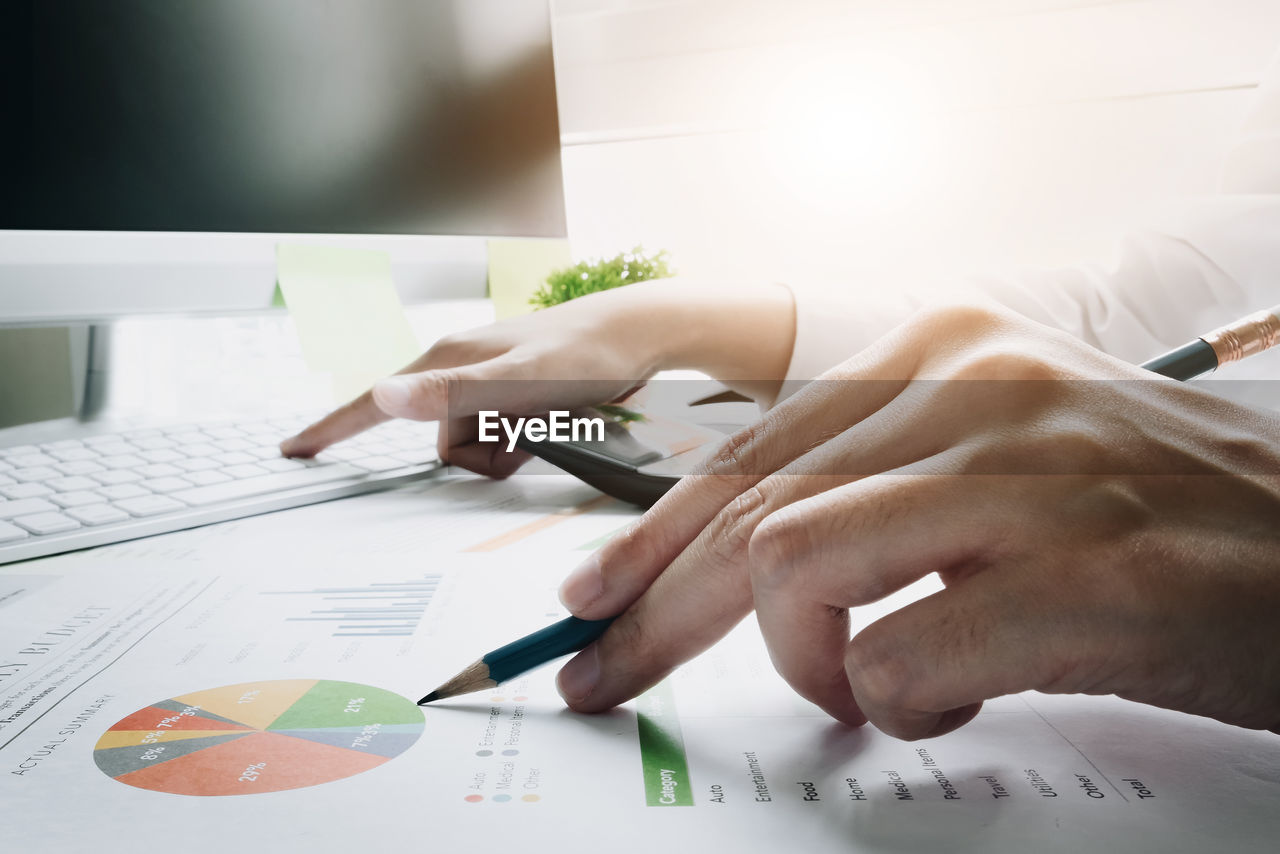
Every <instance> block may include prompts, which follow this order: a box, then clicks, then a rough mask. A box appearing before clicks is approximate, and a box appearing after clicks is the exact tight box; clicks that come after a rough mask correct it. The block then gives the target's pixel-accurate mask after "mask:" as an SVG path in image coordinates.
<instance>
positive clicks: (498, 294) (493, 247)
mask: <svg viewBox="0 0 1280 854" xmlns="http://www.w3.org/2000/svg"><path fill="white" fill-rule="evenodd" d="M572 263H573V258H572V256H570V254H569V241H567V240H560V239H550V240H548V239H542V238H504V239H500V240H499V239H495V240H490V241H489V299H491V300H493V310H494V314H495V315H497V318H498V319H499V320H501V319H502V318H504V317H514V316H515V315H517V314H525V313H527V312H530V311H533V306H531V305H529V297H531V296H533V293H534V291H536V290H537V289H538V288H539V287H541V286H542V283H543V282H544V281H545V280H546V278H547V274H548V273H550V272H551V271H553V270H560V269H563V268H564V267H568V266H569V265H570V264H572Z"/></svg>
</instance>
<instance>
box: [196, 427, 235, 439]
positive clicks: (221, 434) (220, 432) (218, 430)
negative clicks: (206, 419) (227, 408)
mask: <svg viewBox="0 0 1280 854" xmlns="http://www.w3.org/2000/svg"><path fill="white" fill-rule="evenodd" d="M203 432H205V433H208V434H209V435H210V436H212V437H213V438H215V439H242V438H244V434H243V433H241V432H240V431H239V430H237V429H236V428H234V427H232V426H230V425H226V424H224V425H222V426H219V427H205V428H203Z"/></svg>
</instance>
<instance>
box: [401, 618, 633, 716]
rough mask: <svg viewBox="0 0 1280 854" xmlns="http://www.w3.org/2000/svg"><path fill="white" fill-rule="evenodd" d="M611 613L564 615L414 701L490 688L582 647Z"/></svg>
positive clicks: (605, 625)
mask: <svg viewBox="0 0 1280 854" xmlns="http://www.w3.org/2000/svg"><path fill="white" fill-rule="evenodd" d="M612 622H613V617H610V618H609V619H607V620H579V619H578V618H577V617H568V618H566V619H564V620H561V621H560V622H558V623H552V624H551V625H549V626H547V627H546V628H545V629H539V630H538V631H536V632H534V633H533V634H531V635H525V636H524V637H522V638H520V639H519V640H517V641H512V642H511V643H509V644H507V645H506V646H503V647H499V648H498V649H495V650H494V651H493V652H490V653H488V654H486V655H484V656H483V657H481V658H480V659H479V660H478V661H476V662H474V663H472V664H471V665H470V666H468V667H467V668H466V669H464V670H463V671H462V672H461V673H459V674H458V675H457V676H455V677H453V678H452V679H450V680H449V681H448V682H446V683H444V684H443V685H441V686H440V687H439V688H437V689H436V690H434V691H432V692H431V693H430V694H428V695H427V696H425V697H423V698H422V699H421V700H419V701H418V705H419V706H422V705H426V704H427V703H430V702H432V701H434V700H443V699H444V698H445V697H456V696H458V695H459V694H471V693H473V692H475V691H483V690H485V689H487V688H493V687H495V686H497V685H498V684H499V683H501V682H506V681H507V680H508V679H514V678H515V677H517V676H519V675H520V674H522V673H528V672H529V671H530V670H532V669H533V668H535V667H537V666H539V665H541V664H546V663H547V662H548V661H551V660H552V659H556V658H559V657H560V656H562V655H568V654H569V653H571V652H577V651H578V650H580V649H583V648H584V647H586V646H587V644H589V643H591V642H592V641H593V640H595V639H596V638H598V637H600V636H601V635H602V634H604V630H605V629H607V628H609V624H610V623H612Z"/></svg>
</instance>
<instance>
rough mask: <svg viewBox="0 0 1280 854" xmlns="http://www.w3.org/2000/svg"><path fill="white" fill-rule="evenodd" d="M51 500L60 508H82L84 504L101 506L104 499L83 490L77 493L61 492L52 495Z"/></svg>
mask: <svg viewBox="0 0 1280 854" xmlns="http://www.w3.org/2000/svg"><path fill="white" fill-rule="evenodd" d="M96 485H97V484H95V486H96ZM49 500H50V501H52V502H53V503H54V504H57V505H58V506H59V507H80V506H81V505H84V504H101V503H103V498H102V496H101V495H99V494H98V493H96V492H89V491H88V490H85V489H81V490H79V491H77V492H59V493H58V494H57V495H50V496H49Z"/></svg>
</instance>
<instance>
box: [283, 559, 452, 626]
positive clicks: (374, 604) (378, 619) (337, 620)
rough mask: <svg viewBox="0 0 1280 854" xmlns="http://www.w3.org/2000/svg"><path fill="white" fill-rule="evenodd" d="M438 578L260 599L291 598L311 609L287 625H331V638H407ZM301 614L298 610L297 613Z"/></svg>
mask: <svg viewBox="0 0 1280 854" xmlns="http://www.w3.org/2000/svg"><path fill="white" fill-rule="evenodd" d="M440 578H441V576H439V575H424V576H422V577H421V578H419V579H416V580H413V581H388V582H374V583H371V584H367V585H363V586H359V587H317V588H314V589H311V590H268V591H263V593H262V595H263V596H292V597H297V598H298V599H300V600H304V601H305V602H306V604H309V605H311V606H312V607H311V609H310V610H309V611H306V612H305V613H300V614H299V615H298V616H294V617H286V618H285V619H286V620H287V621H289V622H314V623H332V624H333V625H332V627H331V628H332V635H333V636H334V637H338V638H352V637H361V638H367V637H383V638H385V637H408V636H409V635H412V634H413V633H414V630H415V629H417V627H418V623H419V622H420V621H421V620H422V617H423V615H424V614H425V613H426V611H427V606H428V605H430V604H431V597H432V596H433V595H434V594H435V592H436V589H437V588H438V587H439V585H440ZM300 610H301V609H300Z"/></svg>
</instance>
